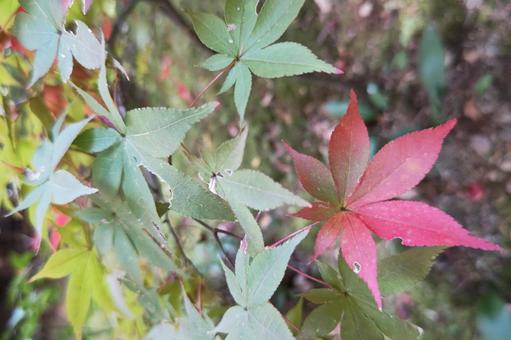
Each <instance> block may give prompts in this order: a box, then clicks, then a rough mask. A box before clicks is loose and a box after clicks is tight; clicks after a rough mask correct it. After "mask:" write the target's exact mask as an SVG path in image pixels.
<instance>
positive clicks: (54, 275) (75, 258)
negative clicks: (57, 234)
mask: <svg viewBox="0 0 511 340" xmlns="http://www.w3.org/2000/svg"><path fill="white" fill-rule="evenodd" d="M105 275H106V271H105V269H104V267H103V266H102V265H101V263H100V262H99V260H98V258H97V255H96V252H95V251H94V250H90V249H87V248H86V247H76V248H64V249H61V250H59V251H57V252H56V253H54V254H53V255H52V256H51V257H50V258H49V259H48V261H47V262H46V264H45V265H44V267H43V268H42V269H41V271H40V272H38V273H37V274H36V275H35V276H34V277H32V279H31V281H34V280H39V279H43V278H50V279H59V278H62V277H65V276H69V281H68V285H67V289H66V315H67V318H68V319H69V321H70V322H71V324H72V325H73V329H74V331H75V333H76V334H77V335H80V334H81V329H82V326H83V324H84V322H85V320H86V319H87V314H88V312H89V309H90V305H91V301H94V302H95V303H97V304H98V305H100V306H102V307H103V308H105V309H107V310H115V307H114V304H113V302H112V300H111V297H110V293H109V292H108V288H107V285H106V281H105Z"/></svg>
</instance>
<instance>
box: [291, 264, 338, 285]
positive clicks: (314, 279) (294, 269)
mask: <svg viewBox="0 0 511 340" xmlns="http://www.w3.org/2000/svg"><path fill="white" fill-rule="evenodd" d="M287 267H288V268H289V269H291V270H292V271H294V272H295V273H297V274H298V275H301V276H303V277H305V278H307V279H309V280H311V281H314V282H317V283H319V284H321V285H323V286H325V287H327V288H332V286H330V285H329V284H328V283H326V282H325V281H323V280H321V279H318V278H316V277H314V276H311V275H309V274H307V273H304V272H302V271H301V270H300V269H298V268H295V267H293V266H292V265H290V264H288V265H287Z"/></svg>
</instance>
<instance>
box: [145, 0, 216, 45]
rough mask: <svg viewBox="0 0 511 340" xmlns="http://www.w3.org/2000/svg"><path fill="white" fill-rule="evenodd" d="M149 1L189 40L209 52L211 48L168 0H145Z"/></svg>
mask: <svg viewBox="0 0 511 340" xmlns="http://www.w3.org/2000/svg"><path fill="white" fill-rule="evenodd" d="M146 1H147V2H149V3H153V4H156V5H157V6H158V7H159V10H160V11H161V12H162V14H163V15H165V16H166V17H167V18H169V19H170V20H171V21H172V22H174V23H175V24H176V26H178V27H179V28H181V29H182V30H183V32H184V33H185V34H186V35H187V36H188V37H189V38H190V40H191V41H192V42H193V43H194V44H195V45H197V46H198V47H199V48H200V49H201V50H203V51H204V52H207V53H208V54H211V53H212V52H211V50H210V49H208V48H207V47H206V46H204V44H203V43H202V42H201V41H200V40H199V38H198V37H197V35H196V34H195V31H194V30H193V27H192V25H190V23H189V22H188V21H187V20H186V19H185V18H184V17H183V15H181V13H180V12H179V10H178V9H177V8H176V6H175V5H174V4H173V3H172V1H170V0H146Z"/></svg>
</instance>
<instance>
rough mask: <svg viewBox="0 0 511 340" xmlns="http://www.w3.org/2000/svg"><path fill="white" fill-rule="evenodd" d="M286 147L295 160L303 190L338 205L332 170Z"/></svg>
mask: <svg viewBox="0 0 511 340" xmlns="http://www.w3.org/2000/svg"><path fill="white" fill-rule="evenodd" d="M284 146H285V147H286V149H287V151H288V152H289V154H290V155H291V157H292V158H293V162H294V164H295V169H296V173H297V174H298V178H299V179H300V182H301V183H302V185H303V188H304V189H305V190H306V191H307V192H308V193H309V194H311V195H312V196H314V197H315V198H317V199H319V200H321V201H325V202H331V203H334V204H335V203H337V194H336V192H335V186H334V180H333V179H332V175H331V174H330V170H328V168H327V167H326V166H325V165H324V164H323V163H321V162H320V161H318V160H317V159H315V158H314V157H311V156H308V155H305V154H302V153H299V152H298V151H296V150H294V149H293V148H292V147H290V146H289V145H287V144H284Z"/></svg>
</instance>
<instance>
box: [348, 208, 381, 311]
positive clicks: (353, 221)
mask: <svg viewBox="0 0 511 340" xmlns="http://www.w3.org/2000/svg"><path fill="white" fill-rule="evenodd" d="M342 224H343V229H342V235H341V251H342V256H343V257H344V259H345V260H346V263H347V264H348V266H350V268H351V269H352V270H353V271H354V272H355V273H357V274H358V275H359V276H360V278H361V279H362V280H364V281H365V282H366V283H367V286H368V287H369V289H370V290H371V293H372V294H373V297H374V301H376V304H377V305H378V308H380V309H381V294H380V288H379V287H378V279H377V263H376V259H377V255H376V244H375V243H374V240H373V237H372V235H371V231H370V230H369V229H367V227H366V226H365V225H364V223H362V221H360V220H359V219H358V218H357V217H356V216H354V215H353V214H351V213H350V214H344V219H343V221H342Z"/></svg>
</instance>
